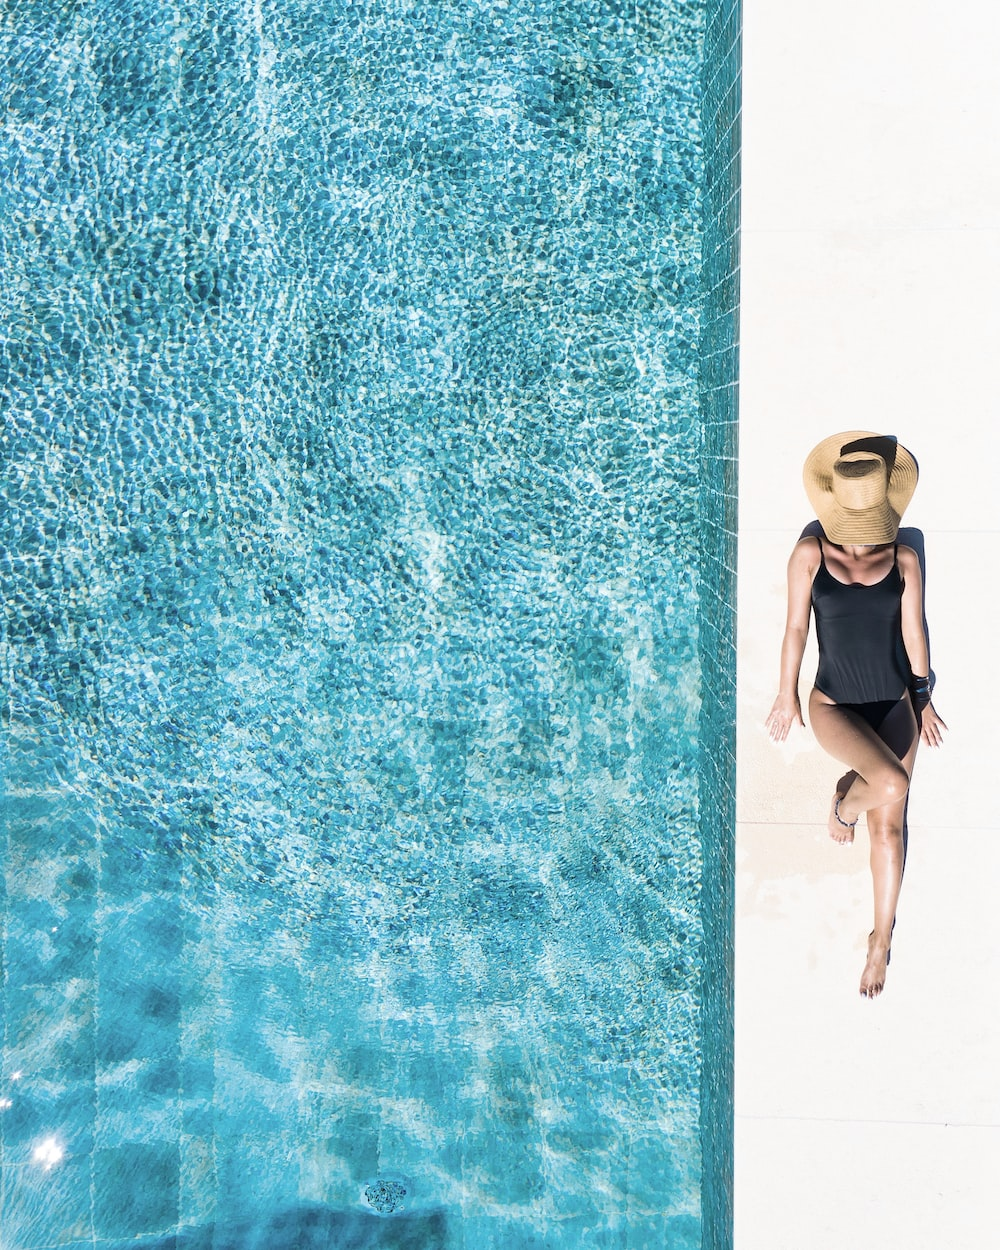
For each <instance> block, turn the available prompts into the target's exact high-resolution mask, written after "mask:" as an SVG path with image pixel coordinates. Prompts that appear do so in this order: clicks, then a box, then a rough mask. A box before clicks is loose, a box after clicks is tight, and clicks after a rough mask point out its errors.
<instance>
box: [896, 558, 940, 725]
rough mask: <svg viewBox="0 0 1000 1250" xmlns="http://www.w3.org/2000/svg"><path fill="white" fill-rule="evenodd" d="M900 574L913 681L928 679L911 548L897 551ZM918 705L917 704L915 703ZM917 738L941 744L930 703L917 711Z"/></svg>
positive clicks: (919, 589)
mask: <svg viewBox="0 0 1000 1250" xmlns="http://www.w3.org/2000/svg"><path fill="white" fill-rule="evenodd" d="M899 571H900V572H901V573H902V575H903V604H902V613H903V620H902V626H903V646H904V647H905V648H906V658H907V659H908V660H909V662H910V671H911V672H912V673H913V675H914V678H919V677H928V678H929V677H930V672H931V662H930V653H929V651H928V648H927V635H926V634H925V633H924V589H923V581H922V578H921V576H920V561H919V559H918V558H917V553H916V552H915V551H914V550H913V548H912V547H900V549H899ZM918 701H919V700H918ZM917 719H918V720H919V722H920V737H921V738H922V739H923V741H924V742H926V743H927V745H928V746H929V747H939V746H940V745H941V743H942V742H943V741H944V736H943V735H944V730H946V729H947V728H948V726H947V725H946V724H945V723H944V721H943V720H942V719H941V717H940V716H938V714H937V712H936V711H935V710H934V705H933V703H931V702H930V701H929V700H928V702H927V703H926V704H925V705H924V706H923V707H922V708H920V709H919V710H918V712H917Z"/></svg>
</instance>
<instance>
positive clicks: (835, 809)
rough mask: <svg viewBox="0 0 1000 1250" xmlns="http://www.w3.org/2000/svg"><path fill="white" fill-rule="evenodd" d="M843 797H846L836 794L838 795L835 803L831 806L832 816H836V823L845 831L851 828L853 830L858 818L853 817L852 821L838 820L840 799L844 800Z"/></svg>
mask: <svg viewBox="0 0 1000 1250" xmlns="http://www.w3.org/2000/svg"><path fill="white" fill-rule="evenodd" d="M845 797H846V796H845V795H843V794H838V795H837V801H836V803H834V805H833V814H834V816H836V817H837V821H838V822H839V823H840V824H842V825H843V826H844V828H845V829H853V828H854V826H855V825H856V824H857V823H858V817H857V816H855V817H854V819H853V820H841V819H840V800H841V799H842V798H845Z"/></svg>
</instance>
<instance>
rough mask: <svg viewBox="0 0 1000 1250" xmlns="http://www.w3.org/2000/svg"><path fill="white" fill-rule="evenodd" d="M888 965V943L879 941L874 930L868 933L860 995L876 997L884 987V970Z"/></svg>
mask: <svg viewBox="0 0 1000 1250" xmlns="http://www.w3.org/2000/svg"><path fill="white" fill-rule="evenodd" d="M888 966H889V943H888V942H879V941H876V938H875V930H874V929H873V930H872V931H871V933H869V934H868V960H867V962H866V963H865V970H864V972H862V974H861V997H862V998H878V996H879V994H881V993H882V991H883V990H884V989H885V970H886V968H887V967H888Z"/></svg>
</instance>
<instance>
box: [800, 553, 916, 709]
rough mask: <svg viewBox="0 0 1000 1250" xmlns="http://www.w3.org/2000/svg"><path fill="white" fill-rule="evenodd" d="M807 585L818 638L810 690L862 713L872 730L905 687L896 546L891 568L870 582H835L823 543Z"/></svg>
mask: <svg viewBox="0 0 1000 1250" xmlns="http://www.w3.org/2000/svg"><path fill="white" fill-rule="evenodd" d="M816 541H817V542H818V543H819V558H820V567H819V568H818V569H817V571H816V576H815V577H814V578H813V584H812V606H813V611H814V612H815V613H816V636H817V639H818V640H819V669H818V671H817V673H816V689H817V690H819V691H820V692H821V693H822V694H825V695H827V697H828V698H831V699H832V700H833V701H834V703H836V704H838V705H839V706H841V707H846V708H848V709H849V710H851V711H853V712H857V713H858V715H860V716H862V717H864V719H865V720H866V721H867V722H868V724H869V725H871V727H872V728H873V729H876V730H877V729H878V727H879V726H880V725H881V724H882V722H883V721H884V720H885V718H886V716H887V715H888V714H889V713H890V712H891V711H892V709H893V708H894V707H895V706H896V704H897V703H898V702H899V700H900V699H901V698H902V696H903V693H904V692H905V691H906V689H907V687H908V685H909V680H910V675H909V672H908V671H907V666H906V660H905V654H906V653H905V650H904V648H903V632H902V617H903V605H902V600H903V578H902V575H901V574H900V571H899V564H898V557H899V546H898V544H897V545H896V546H895V547H894V549H893V552H894V557H895V558H894V559H893V562H892V568H891V569H890V570H889V572H888V573H886V575H885V577H883V578H882V580H881V581H880V582H876V583H875V584H874V585H873V586H862V585H860V584H857V583H856V584H854V585H850V586H849V585H848V584H847V583H846V582H841V581H838V580H837V578H836V577H834V576H833V574H832V573H831V572H830V570H829V569H828V568H827V567H826V558H825V556H824V555H823V543H822V542H821V541H820V538H819V536H818V535H817V536H816Z"/></svg>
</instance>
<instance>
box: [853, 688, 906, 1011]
mask: <svg viewBox="0 0 1000 1250" xmlns="http://www.w3.org/2000/svg"><path fill="white" fill-rule="evenodd" d="M878 732H879V737H881V738H882V739H883V741H885V743H886V745H887V746H888V747H889V748H890V749H891V750H892V751H893V752H894V753H895V754H897V755H899V756H900V760H899V762H900V764H901V765H902V766H903V768H905V769H906V773H907V776H912V775H913V762H914V760H915V758H916V754H917V745H918V743H919V742H920V735H919V733H918V732H917V722H916V717H915V716H914V714H913V708H912V706H911V705H910V701H909V699H905V700H904V701H903V702H902V703H901V704H900V705H899V707H898V709H893V711H892V712H890V713H889V715H888V716H887V717H886V719H885V721H884V722H883V723H882V724H881V725H880V726H879V731H878ZM841 806H843V805H841ZM905 819H906V797H905V796H904V797H903V798H902V799H899V800H897V801H896V802H895V803H887V804H885V805H884V806H883V807H873V808H872V809H871V810H870V811H869V812H868V817H867V823H868V840H869V843H870V846H871V860H870V863H871V870H872V887H873V892H874V902H875V924H874V927H873V929H872V932H871V934H870V936H869V938H868V958H867V960H866V962H865V967H864V971H863V972H862V973H861V986H860V990H861V993H862V994H863V995H864V996H865V997H866V998H877V997H878V995H879V994H881V992H882V989H883V987H884V986H885V971H886V966H887V965H888V962H889V946H890V944H891V942H892V928H893V925H894V924H895V923H896V905H897V904H898V902H899V890H900V887H901V886H902V884H903V864H904V861H905V858H906V848H905V845H904V843H903V822H904V821H905Z"/></svg>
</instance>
